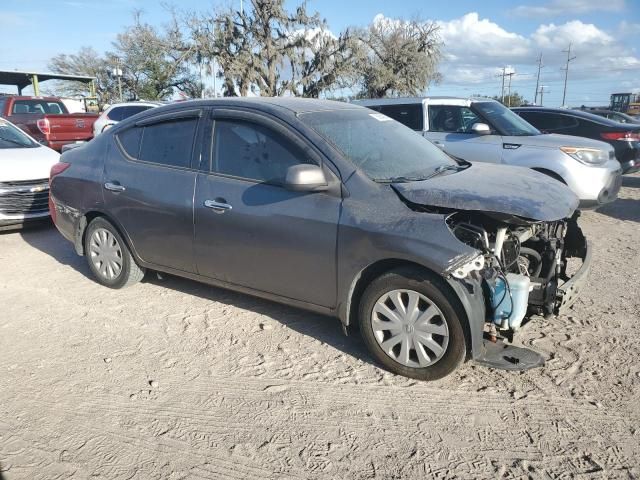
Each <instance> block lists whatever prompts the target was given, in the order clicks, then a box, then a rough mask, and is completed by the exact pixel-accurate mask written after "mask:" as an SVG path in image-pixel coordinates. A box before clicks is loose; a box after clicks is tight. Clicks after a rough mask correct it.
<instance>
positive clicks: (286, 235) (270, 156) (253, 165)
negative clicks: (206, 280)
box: [194, 113, 342, 307]
mask: <svg viewBox="0 0 640 480" xmlns="http://www.w3.org/2000/svg"><path fill="white" fill-rule="evenodd" d="M229 115H230V114H229V113H227V114H226V116H225V115H222V114H218V115H217V116H216V118H215V121H213V122H212V132H211V133H210V137H209V138H211V139H212V142H213V146H212V148H210V149H209V150H210V151H211V152H212V154H211V159H210V162H209V164H208V165H206V163H205V168H204V170H205V171H203V172H201V173H200V174H199V175H198V179H197V185H196V194H195V204H194V205H195V207H194V208H195V256H196V263H197V267H198V272H199V273H200V274H201V275H205V276H208V277H211V278H216V279H219V280H222V281H225V282H228V283H231V284H235V285H240V286H244V287H249V288H252V289H255V290H259V291H263V292H268V293H271V294H275V295H279V296H283V297H288V298H293V299H296V300H300V301H303V302H307V303H311V304H315V305H320V306H324V307H333V306H334V305H335V302H336V242H337V234H338V221H339V214H340V204H341V201H342V199H341V197H340V195H339V194H335V193H328V192H317V193H303V192H294V191H290V190H287V189H286V188H284V187H283V185H282V182H283V180H284V177H285V174H286V171H287V168H288V167H290V166H292V165H296V164H299V163H317V159H316V158H314V157H313V156H310V155H309V154H308V152H307V151H305V149H304V148H302V147H301V146H300V144H299V143H296V141H293V140H292V139H291V138H290V137H288V136H287V135H290V134H288V133H287V130H286V129H284V127H282V126H281V125H279V124H278V123H276V122H274V121H273V120H269V119H268V118H262V119H261V118H260V117H259V116H255V118H253V117H252V118H251V119H250V120H243V119H239V118H228V117H229ZM231 116H232V117H233V115H231ZM205 142H206V139H205ZM297 142H301V140H300V139H299V138H298V139H297Z"/></svg>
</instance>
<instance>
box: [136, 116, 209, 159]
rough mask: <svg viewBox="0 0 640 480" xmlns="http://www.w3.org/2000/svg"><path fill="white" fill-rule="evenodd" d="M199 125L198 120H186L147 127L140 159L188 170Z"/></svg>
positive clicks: (144, 132)
mask: <svg viewBox="0 0 640 480" xmlns="http://www.w3.org/2000/svg"><path fill="white" fill-rule="evenodd" d="M197 125H198V119H197V118H185V119H182V120H174V121H171V122H163V123H157V124H154V125H149V126H147V127H145V128H144V131H143V132H142V142H141V145H140V154H139V155H138V159H140V160H142V161H145V162H152V163H159V164H161V165H168V166H172V167H184V168H188V167H189V166H190V165H191V152H192V151H193V142H194V139H195V136H196V127H197Z"/></svg>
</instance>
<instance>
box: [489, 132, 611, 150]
mask: <svg viewBox="0 0 640 480" xmlns="http://www.w3.org/2000/svg"><path fill="white" fill-rule="evenodd" d="M502 142H503V143H511V144H515V145H526V146H529V147H546V148H560V147H584V148H598V149H600V150H605V151H609V150H613V148H612V147H611V145H609V144H608V143H606V142H601V141H600V140H592V139H590V138H584V137H574V136H573V135H560V134H558V133H545V134H542V135H526V136H507V135H504V136H503V137H502Z"/></svg>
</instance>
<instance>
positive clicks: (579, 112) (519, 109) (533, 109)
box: [512, 107, 620, 127]
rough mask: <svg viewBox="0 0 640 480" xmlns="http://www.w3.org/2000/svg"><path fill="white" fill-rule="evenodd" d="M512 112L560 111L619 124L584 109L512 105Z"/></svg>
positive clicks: (593, 120) (609, 124)
mask: <svg viewBox="0 0 640 480" xmlns="http://www.w3.org/2000/svg"><path fill="white" fill-rule="evenodd" d="M512 110H513V111H514V112H524V111H527V112H541V113H560V114H562V115H571V116H573V117H578V118H583V119H585V120H590V121H592V122H596V123H599V124H601V125H607V126H610V127H615V126H619V125H620V124H619V123H618V122H616V121H614V120H609V119H608V118H605V117H601V116H600V115H596V114H595V113H589V112H587V111H584V110H572V109H569V108H553V107H514V108H512Z"/></svg>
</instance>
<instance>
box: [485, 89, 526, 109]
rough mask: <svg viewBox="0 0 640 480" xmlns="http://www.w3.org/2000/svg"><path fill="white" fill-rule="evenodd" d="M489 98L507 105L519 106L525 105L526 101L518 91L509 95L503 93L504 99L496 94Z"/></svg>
mask: <svg viewBox="0 0 640 480" xmlns="http://www.w3.org/2000/svg"><path fill="white" fill-rule="evenodd" d="M491 98H493V99H494V100H497V101H499V102H501V103H502V104H503V105H505V106H507V107H521V106H522V105H526V104H527V103H528V102H527V101H526V100H525V99H524V97H523V96H522V95H520V94H519V93H518V92H513V93H512V94H511V95H505V96H504V99H503V98H502V97H500V96H498V95H496V96H494V97H491Z"/></svg>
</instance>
